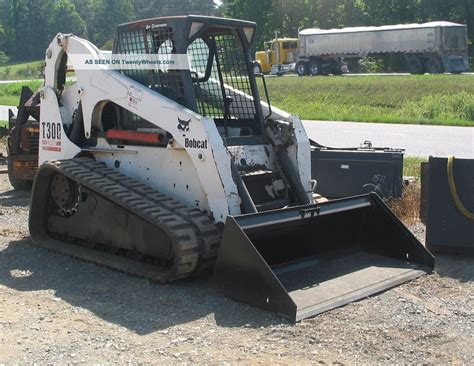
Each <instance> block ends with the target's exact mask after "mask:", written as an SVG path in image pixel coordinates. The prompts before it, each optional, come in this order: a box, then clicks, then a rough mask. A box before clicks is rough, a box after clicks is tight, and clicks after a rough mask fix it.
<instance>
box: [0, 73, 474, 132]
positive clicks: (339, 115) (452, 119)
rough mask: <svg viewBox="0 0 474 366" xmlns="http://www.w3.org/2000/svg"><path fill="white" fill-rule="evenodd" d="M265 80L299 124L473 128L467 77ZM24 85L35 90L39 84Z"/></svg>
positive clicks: (14, 100) (3, 99)
mask: <svg viewBox="0 0 474 366" xmlns="http://www.w3.org/2000/svg"><path fill="white" fill-rule="evenodd" d="M266 80H267V85H268V89H269V93H270V101H271V103H272V105H274V106H276V107H278V108H281V109H283V110H286V111H288V112H290V113H292V114H295V115H298V116H300V117H301V118H302V119H314V120H329V121H331V120H335V121H355V122H358V121H360V122H383V123H413V124H432V125H452V126H474V76H472V75H422V76H358V77H280V78H277V77H273V78H267V79H266ZM23 84H24V83H12V84H0V105H13V106H15V105H17V104H18V98H19V95H20V90H21V86H22V85H23ZM27 84H28V85H29V86H30V88H31V89H32V90H36V89H37V88H39V87H40V86H41V81H31V82H28V83H27ZM259 86H260V87H261V86H262V85H261V81H259ZM261 89H263V88H261ZM261 95H262V99H265V98H264V93H263V90H262V91H261Z"/></svg>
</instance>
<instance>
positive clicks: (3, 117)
mask: <svg viewBox="0 0 474 366" xmlns="http://www.w3.org/2000/svg"><path fill="white" fill-rule="evenodd" d="M8 108H10V109H11V110H12V111H13V113H15V114H16V112H17V109H16V107H8V106H5V105H0V121H8Z"/></svg>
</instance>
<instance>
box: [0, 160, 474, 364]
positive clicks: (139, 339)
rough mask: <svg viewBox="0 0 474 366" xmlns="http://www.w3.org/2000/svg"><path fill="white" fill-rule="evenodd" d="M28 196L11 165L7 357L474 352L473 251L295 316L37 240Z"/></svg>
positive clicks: (221, 359) (317, 357)
mask: <svg viewBox="0 0 474 366" xmlns="http://www.w3.org/2000/svg"><path fill="white" fill-rule="evenodd" d="M0 168H2V167H0ZM28 203H29V194H28V193H19V192H14V191H12V189H11V187H10V185H9V184H8V180H7V177H6V175H5V174H2V175H0V235H1V237H0V304H1V306H0V364H1V363H5V364H18V363H20V364H25V363H39V364H45V363H60V364H64V363H68V364H76V363H78V364H91V363H94V364H96V363H104V364H110V363H132V364H138V363H165V364H174V363H206V364H208V363H210V364H221V363H245V364H257V363H265V364H269V363H276V364H294V363H297V364H313V363H341V364H354V363H358V364H367V363H371V364H373V363H396V364H402V363H403V364H405V363H418V364H419V363H455V364H470V363H472V360H473V359H474V339H473V338H474V337H473V335H474V291H473V290H474V286H473V280H474V258H461V257H451V256H440V257H438V262H437V268H436V273H434V274H431V275H427V276H424V277H422V278H419V279H417V280H415V281H412V282H410V283H408V284H404V285H402V286H399V287H397V288H395V289H392V290H390V291H386V292H384V293H382V294H380V295H378V296H373V297H370V298H367V299H364V300H362V301H359V302H356V303H352V304H349V305H347V306H345V307H342V308H339V309H336V310H333V311H330V312H328V313H325V314H322V315H319V316H317V317H315V318H313V319H308V320H304V321H302V322H300V323H298V324H296V325H293V324H290V323H288V322H287V321H286V320H284V319H282V318H280V317H278V316H275V315H273V314H270V313H266V312H263V311H260V310H258V309H255V308H252V307H249V306H246V305H244V304H241V303H237V302H233V301H231V300H229V299H226V298H225V297H223V296H222V295H221V294H220V293H219V292H217V290H216V289H215V288H214V287H213V285H212V282H211V280H210V279H209V278H199V279H193V280H187V281H181V282H178V283H173V284H170V285H159V284H156V283H152V282H150V281H148V280H143V279H138V278H134V277H130V276H127V275H125V274H122V273H118V272H115V271H111V270H108V269H106V268H102V267H99V266H96V265H93V264H90V263H84V262H80V261H78V260H74V259H72V258H69V257H67V256H63V255H59V254H55V253H51V252H48V251H47V250H44V249H41V248H38V247H36V246H35V245H34V244H33V243H32V241H31V239H30V237H29V234H28V228H27V220H28ZM414 232H415V233H416V234H417V235H419V236H420V237H422V236H424V227H423V226H417V227H415V228H414Z"/></svg>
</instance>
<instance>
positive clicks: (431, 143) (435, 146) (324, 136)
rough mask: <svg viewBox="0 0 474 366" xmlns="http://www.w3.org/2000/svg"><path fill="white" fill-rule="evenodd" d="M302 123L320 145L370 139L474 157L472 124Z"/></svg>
mask: <svg viewBox="0 0 474 366" xmlns="http://www.w3.org/2000/svg"><path fill="white" fill-rule="evenodd" d="M303 123H304V126H305V128H306V132H307V134H308V136H309V137H310V138H311V139H313V140H315V141H317V142H319V143H320V144H322V145H327V146H334V147H353V146H359V145H360V144H361V143H363V142H364V141H365V140H370V141H371V142H372V144H373V146H382V147H392V148H402V149H405V150H406V154H407V155H412V156H421V157H428V156H430V155H433V156H448V155H455V156H456V157H459V158H461V157H463V158H474V127H446V126H420V125H397V124H383V123H359V122H322V121H303Z"/></svg>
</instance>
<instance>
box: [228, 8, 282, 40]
mask: <svg viewBox="0 0 474 366" xmlns="http://www.w3.org/2000/svg"><path fill="white" fill-rule="evenodd" d="M223 4H224V7H225V10H224V15H225V16H227V17H231V18H237V19H243V20H250V21H253V22H256V23H257V31H256V34H255V41H254V48H256V49H261V48H263V43H264V42H265V41H267V40H269V39H271V38H273V36H274V32H275V29H276V28H275V23H274V16H273V5H274V4H273V1H272V0H260V1H253V0H226V1H224V2H223Z"/></svg>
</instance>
